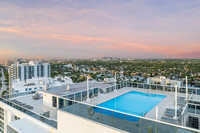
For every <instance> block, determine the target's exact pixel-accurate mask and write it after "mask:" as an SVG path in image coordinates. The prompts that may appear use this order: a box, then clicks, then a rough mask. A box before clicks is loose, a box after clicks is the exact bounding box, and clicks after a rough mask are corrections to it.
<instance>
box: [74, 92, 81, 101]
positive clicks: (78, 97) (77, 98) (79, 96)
mask: <svg viewBox="0 0 200 133" xmlns="http://www.w3.org/2000/svg"><path fill="white" fill-rule="evenodd" d="M75 100H76V101H81V92H78V93H75Z"/></svg>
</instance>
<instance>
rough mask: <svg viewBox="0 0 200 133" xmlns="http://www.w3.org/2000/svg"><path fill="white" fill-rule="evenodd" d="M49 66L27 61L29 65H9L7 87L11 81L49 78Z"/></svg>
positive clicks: (17, 63)
mask: <svg viewBox="0 0 200 133" xmlns="http://www.w3.org/2000/svg"><path fill="white" fill-rule="evenodd" d="M50 69H51V68H50V64H49V63H43V62H38V61H29V63H21V64H20V63H19V62H16V63H15V64H11V66H10V67H9V70H8V73H9V83H10V84H9V86H11V85H12V83H13V81H17V80H18V81H26V80H27V79H32V78H41V77H45V78H48V77H50V76H51V71H50ZM10 88H11V87H10ZM10 92H11V89H10Z"/></svg>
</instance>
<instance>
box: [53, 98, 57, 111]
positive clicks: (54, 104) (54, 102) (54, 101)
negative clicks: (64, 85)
mask: <svg viewBox="0 0 200 133" xmlns="http://www.w3.org/2000/svg"><path fill="white" fill-rule="evenodd" d="M52 104H53V107H56V108H57V97H54V96H53V97H52Z"/></svg>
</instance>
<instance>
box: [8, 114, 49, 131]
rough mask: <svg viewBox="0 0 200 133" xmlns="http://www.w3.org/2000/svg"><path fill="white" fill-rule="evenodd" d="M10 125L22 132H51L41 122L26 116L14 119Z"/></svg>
mask: <svg viewBox="0 0 200 133" xmlns="http://www.w3.org/2000/svg"><path fill="white" fill-rule="evenodd" d="M8 125H9V126H10V127H12V128H13V129H14V130H16V131H18V132H20V133H50V132H49V131H48V130H47V129H45V128H44V127H42V126H41V125H40V124H38V123H35V122H33V121H30V120H28V119H25V118H22V119H19V120H16V121H12V122H10V123H9V124H8Z"/></svg>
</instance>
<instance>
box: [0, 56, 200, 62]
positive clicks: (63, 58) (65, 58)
mask: <svg viewBox="0 0 200 133" xmlns="http://www.w3.org/2000/svg"><path fill="white" fill-rule="evenodd" d="M103 57H110V56H102V57H98V58H67V57H47V58H23V57H16V58H9V59H1V58H0V61H8V60H11V61H14V60H15V59H23V60H53V59H57V60H93V59H97V60H100V59H102V58H103ZM111 58H119V59H121V60H129V59H130V60H200V58H120V57H111Z"/></svg>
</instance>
